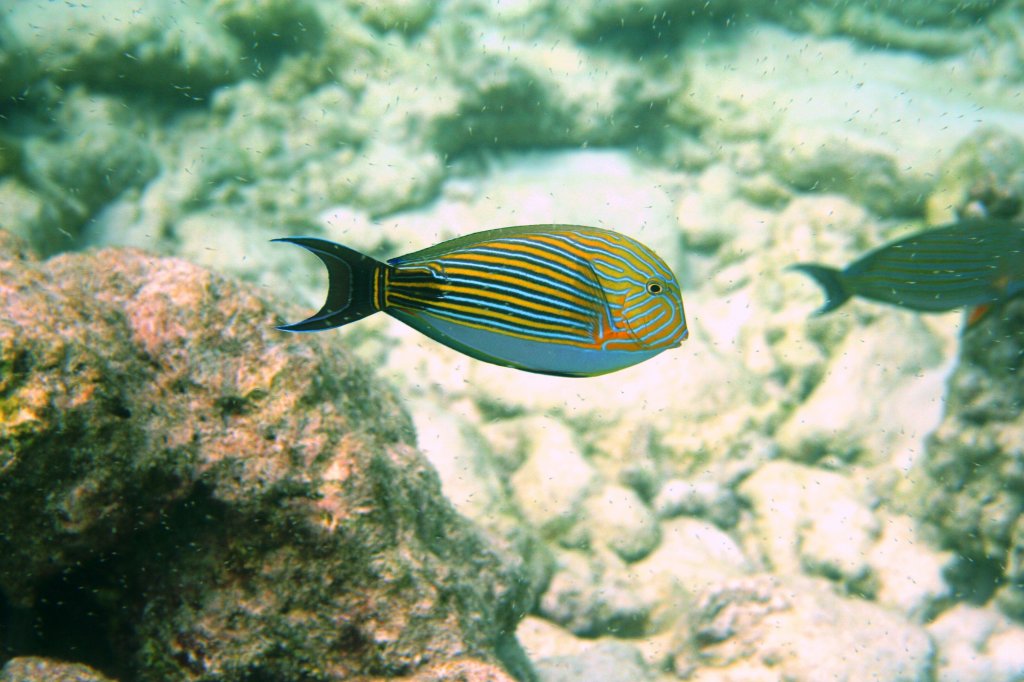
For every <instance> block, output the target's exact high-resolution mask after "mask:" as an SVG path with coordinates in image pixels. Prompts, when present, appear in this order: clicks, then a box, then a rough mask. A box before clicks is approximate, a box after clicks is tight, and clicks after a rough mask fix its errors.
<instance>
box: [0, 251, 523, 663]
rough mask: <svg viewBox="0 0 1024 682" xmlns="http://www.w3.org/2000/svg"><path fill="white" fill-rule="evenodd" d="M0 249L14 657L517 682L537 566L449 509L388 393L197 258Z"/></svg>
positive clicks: (5, 550)
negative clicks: (531, 572)
mask: <svg viewBox="0 0 1024 682" xmlns="http://www.w3.org/2000/svg"><path fill="white" fill-rule="evenodd" d="M0 236H2V237H3V238H2V239H0V283H2V284H0V308H2V309H3V310H4V316H3V318H2V319H0V509H2V510H3V513H2V514H0V597H2V599H0V611H2V610H8V611H10V612H11V613H17V614H19V622H23V623H25V624H26V627H25V628H23V630H24V631H22V632H20V633H19V636H18V637H16V638H14V641H15V644H14V645H8V647H9V648H10V647H13V649H14V650H11V651H8V652H7V655H8V656H16V655H19V654H22V653H31V652H33V651H39V650H45V651H46V652H47V653H48V654H50V655H52V656H53V657H54V658H63V659H65V660H75V659H80V660H81V662H83V663H86V664H89V665H91V666H92V667H94V668H97V669H99V670H101V671H103V672H104V673H109V674H113V675H117V676H121V677H127V678H139V679H165V680H175V679H193V680H234V679H253V675H257V676H262V678H264V679H311V680H331V679H355V678H360V677H365V678H374V677H387V678H399V677H402V676H414V677H411V679H417V680H430V679H467V680H468V679H473V680H484V679H493V680H506V679H509V678H508V676H507V673H505V672H504V670H503V668H502V667H500V663H499V661H501V662H504V663H505V665H506V666H510V667H512V668H515V666H517V665H520V664H519V663H518V661H520V660H521V655H520V653H519V648H518V644H517V643H516V642H515V639H514V636H513V635H512V634H511V633H513V632H514V629H515V622H516V620H517V618H518V615H519V614H518V609H519V608H520V606H518V605H517V604H522V603H524V602H526V601H527V597H526V595H524V594H522V592H523V588H522V587H521V586H522V585H523V584H524V583H523V581H521V580H520V576H519V572H518V567H517V566H516V565H515V564H514V563H512V561H511V560H510V559H509V558H508V557H506V556H503V555H502V554H501V553H500V552H499V551H497V550H495V549H494V548H492V547H491V546H490V545H488V544H487V542H486V541H484V540H483V539H482V536H481V535H479V533H478V532H477V531H476V529H475V528H474V527H473V526H471V525H470V524H469V523H468V522H467V521H466V520H465V519H464V518H462V517H461V516H459V515H458V514H456V513H455V511H454V510H453V508H452V507H451V505H450V504H449V503H448V501H447V500H445V498H444V497H443V496H442V494H441V490H440V484H439V481H438V478H437V475H436V473H435V472H434V470H433V469H432V468H431V467H430V466H429V465H428V464H427V462H426V460H425V459H424V458H423V457H422V456H421V455H420V453H419V452H418V451H417V450H416V448H415V447H414V445H413V436H412V431H411V426H410V421H409V419H408V417H407V416H406V414H405V413H404V412H403V411H402V410H401V408H400V407H399V406H398V404H397V402H396V400H395V399H394V397H393V396H392V395H391V393H390V392H389V391H388V390H387V388H386V386H382V385H381V384H380V382H378V381H375V380H374V378H373V377H372V375H371V374H369V373H368V372H366V371H364V370H363V369H361V368H360V367H358V366H357V363H356V362H355V361H354V360H353V359H352V358H351V357H350V356H348V355H347V354H346V353H345V352H344V351H343V350H342V349H341V348H338V347H336V346H335V347H332V346H331V345H330V344H328V343H326V342H327V341H329V337H323V338H311V337H298V336H291V335H282V334H280V333H279V332H277V331H276V330H275V329H274V324H275V323H279V322H280V321H281V319H282V317H281V316H280V315H279V313H278V312H277V311H275V309H274V308H273V307H272V306H271V305H269V304H268V303H266V302H265V301H263V300H261V299H260V298H258V297H257V296H255V295H253V294H252V293H250V292H248V291H247V290H246V289H245V288H244V287H242V286H240V285H238V284H236V283H234V282H231V281H228V280H225V279H223V278H220V277H218V276H216V275H214V274H211V273H210V272H207V271H204V270H202V269H201V268H198V267H196V266H194V265H190V264H188V263H186V262H184V261H180V260H176V259H160V258H153V257H150V256H147V255H145V254H143V253H141V252H138V251H132V250H112V249H111V250H104V251H99V252H95V253H91V254H74V255H65V256H60V257H56V258H53V259H51V260H48V261H43V262H38V261H35V260H33V259H32V258H31V257H28V256H26V255H24V254H23V253H22V252H21V250H20V249H19V247H18V246H17V245H16V244H15V243H14V241H13V240H12V239H11V238H10V237H9V236H7V235H4V234H3V233H0ZM54 604H57V605H56V606H55V605H54ZM69 619H71V622H72V623H74V625H71V626H68V625H62V624H63V623H66V622H67V621H68V620H69ZM458 661H461V663H458V664H456V662H458ZM523 665H524V668H522V669H520V670H519V672H518V674H520V675H528V674H529V673H528V672H523V670H524V669H525V664H523ZM444 666H455V667H454V668H452V670H453V671H454V672H453V673H452V675H454V676H446V675H447V673H443V672H437V671H438V670H441V668H443V667H444ZM456 668H458V670H456ZM459 670H461V672H459Z"/></svg>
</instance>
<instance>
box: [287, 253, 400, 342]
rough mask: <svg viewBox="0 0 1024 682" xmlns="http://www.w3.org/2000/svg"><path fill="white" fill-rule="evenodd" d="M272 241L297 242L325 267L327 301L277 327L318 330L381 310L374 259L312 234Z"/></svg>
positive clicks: (379, 269) (379, 268) (378, 266)
mask: <svg viewBox="0 0 1024 682" xmlns="http://www.w3.org/2000/svg"><path fill="white" fill-rule="evenodd" d="M271 241H275V242H288V243H289V244H297V245H298V246H301V247H302V248H304V249H306V250H307V251H309V252H311V253H313V254H316V256H317V257H318V258H319V259H320V260H321V261H323V264H324V265H326V266H327V277H328V282H329V286H328V289H327V301H326V302H324V305H323V307H322V308H320V310H319V311H317V313H316V314H315V315H312V316H310V317H307V318H306V319H305V320H302V321H301V322H295V323H294V324H284V325H281V326H279V327H278V329H280V330H281V331H285V332H319V331H323V330H325V329H333V328H334V327H340V326H342V325H344V324H348V323H349V322H355V321H356V320H361V319H362V318H364V317H366V316H367V315H372V314H373V313H375V312H377V311H378V310H380V309H381V301H382V300H383V296H384V293H383V288H384V281H383V280H384V271H385V269H386V268H387V267H388V266H387V265H385V264H384V263H381V262H380V261H378V260H374V259H373V258H370V257H369V256H367V255H364V254H362V253H359V252H358V251H356V250H354V249H350V248H348V247H347V246H342V245H341V244H335V243H334V242H329V241H327V240H326V239H317V238H315V237H281V238H279V239H272V240H271Z"/></svg>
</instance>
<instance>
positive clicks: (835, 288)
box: [786, 263, 850, 317]
mask: <svg viewBox="0 0 1024 682" xmlns="http://www.w3.org/2000/svg"><path fill="white" fill-rule="evenodd" d="M786 269H787V270H796V271H797V272H802V273H804V274H805V275H807V276H809V277H810V278H811V279H813V280H814V281H815V282H817V283H818V284H819V285H820V286H821V288H822V289H824V290H825V305H823V306H821V307H820V308H818V309H817V310H815V311H814V313H812V314H813V315H814V316H815V317H817V316H818V315H824V314H825V313H827V312H831V311H833V310H835V309H836V308H838V307H839V306H841V305H842V304H844V303H846V301H847V300H848V299H849V298H850V291H849V289H847V288H846V285H845V284H843V275H842V273H841V272H839V270H836V269H835V268H830V267H827V266H825V265H817V264H815V263H797V264H796V265H790V266H789V267H788V268H786Z"/></svg>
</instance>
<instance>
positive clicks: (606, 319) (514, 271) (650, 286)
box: [274, 225, 688, 376]
mask: <svg viewBox="0 0 1024 682" xmlns="http://www.w3.org/2000/svg"><path fill="white" fill-rule="evenodd" d="M274 241H284V242H290V243H293V244H297V245H299V246H302V247H303V248H305V249H307V250H309V251H311V252H312V253H314V254H316V255H317V256H318V257H319V258H320V259H321V261H323V263H324V264H325V265H326V267H327V271H328V276H329V280H330V286H329V290H328V294H327V301H326V303H325V304H324V306H323V307H322V308H321V309H320V311H318V312H317V313H316V314H315V315H313V316H311V317H309V318H307V319H306V320H303V321H301V322H297V323H295V324H290V325H284V326H281V327H279V329H282V330H284V331H297V332H306V331H322V330H325V329H332V328H334V327H339V326H341V325H344V324H348V323H350V322H354V321H356V320H358V319H361V318H363V317H366V316H367V315H370V314H373V313H376V312H378V311H383V312H385V313H387V314H388V315H391V316H392V317H394V318H396V319H399V320H401V321H402V322H405V323H406V324H408V325H409V326H410V327H412V328H414V329H416V330H418V331H420V332H422V333H423V334H426V335H427V336H429V337H431V338H432V339H434V340H436V341H439V342H440V343H443V344H445V345H446V346H449V347H450V348H454V349H455V350H458V351H460V352H462V353H465V354H466V355H469V356H471V357H474V358H476V359H478V360H483V361H485V362H490V363H493V364H496V365H502V366H506V367H514V368H516V369H521V370H525V371H528V372H537V373H540V374H551V375H558V376H596V375H599V374H606V373H608V372H614V371H616V370H619V369H623V368H625V367H629V366H631V365H634V364H637V363H639V362H643V361H644V360H647V359H649V358H652V357H654V356H655V355H657V354H659V353H661V352H663V351H665V350H667V349H669V348H675V347H676V346H679V345H680V343H682V341H683V340H684V339H686V337H687V335H688V330H687V326H686V317H685V314H684V311H683V301H682V295H681V293H680V290H679V284H678V282H677V281H676V279H675V276H674V275H673V274H672V271H671V270H670V269H669V267H668V266H667V265H666V264H665V262H664V261H663V260H662V259H661V258H659V257H658V256H657V255H656V254H655V253H654V252H653V251H651V250H650V249H648V248H647V247H646V246H644V245H643V244H640V243H639V242H637V241H636V240H634V239H631V238H629V237H626V236H625V235H622V234H619V233H617V232H613V231H611V230H605V229H601V228H595V227H582V226H576V225H529V226H522V227H507V228H502V229H498V230H488V231H485V232H478V233H476V234H471V235H467V236H464V237H459V238H456V239H452V240H449V241H446V242H442V243H440V244H437V245H435V246H432V247H429V248H426V249H423V250H421V251H416V252H413V253H409V254H406V255H404V256H400V257H398V258H393V259H391V260H389V261H388V262H387V263H383V262H381V261H377V260H375V259H373V258H370V257H369V256H366V255H364V254H361V253H359V252H358V251H355V250H353V249H350V248H348V247H345V246H342V245H340V244H335V243H333V242H329V241H326V240H323V239H316V238H311V237H285V238H281V239H276V240H274Z"/></svg>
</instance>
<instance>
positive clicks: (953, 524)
mask: <svg viewBox="0 0 1024 682" xmlns="http://www.w3.org/2000/svg"><path fill="white" fill-rule="evenodd" d="M1022 372H1024V298H1021V297H1017V298H1016V299H1014V300H1011V301H1009V302H1007V303H1006V304H1005V305H1003V306H1001V307H1000V308H997V309H995V310H993V312H991V313H990V314H989V315H988V316H987V317H986V318H984V319H982V320H981V321H980V322H979V323H978V324H977V325H976V327H975V328H973V329H971V330H970V332H969V333H967V334H965V335H964V338H963V343H962V346H961V351H960V361H959V363H958V365H957V368H956V370H955V371H954V372H953V374H952V376H951V377H950V379H949V385H948V389H947V393H946V412H945V416H944V418H943V420H942V423H941V424H940V425H939V427H938V428H937V429H936V430H935V432H934V433H933V434H932V435H931V436H930V437H929V438H928V441H927V450H926V457H925V459H924V461H923V463H922V467H923V470H924V474H925V476H923V477H922V479H921V480H920V481H919V483H918V485H917V486H916V487H917V489H918V492H919V494H920V503H919V505H920V511H919V515H920V516H921V517H922V518H924V519H925V520H926V521H928V522H930V523H931V524H932V526H933V527H934V528H935V529H936V530H937V531H938V536H939V538H940V540H941V542H942V544H943V545H945V546H946V547H947V548H949V549H952V550H954V551H955V552H956V554H957V561H956V566H955V567H954V568H953V569H952V570H951V571H950V575H949V576H948V577H947V579H949V580H950V582H951V583H952V584H953V585H954V586H955V587H956V588H957V589H959V590H961V591H963V592H964V593H965V596H966V597H967V598H968V599H969V601H971V602H977V603H982V602H985V601H987V600H988V599H989V598H990V597H991V596H993V593H994V595H995V597H996V603H997V604H998V605H999V606H1000V607H1001V608H1002V610H1003V611H1005V612H1006V613H1007V614H1008V615H1010V616H1012V617H1013V618H1015V619H1017V620H1024V494H1022V492H1021V491H1022V490H1024V445H1022V444H1024V411H1022V410H1021V405H1024V381H1021V374H1022Z"/></svg>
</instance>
